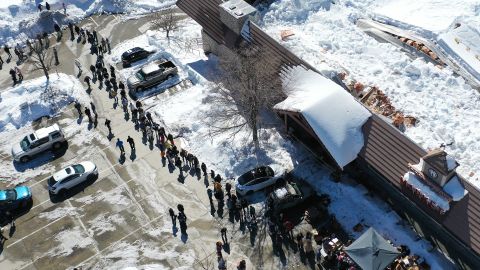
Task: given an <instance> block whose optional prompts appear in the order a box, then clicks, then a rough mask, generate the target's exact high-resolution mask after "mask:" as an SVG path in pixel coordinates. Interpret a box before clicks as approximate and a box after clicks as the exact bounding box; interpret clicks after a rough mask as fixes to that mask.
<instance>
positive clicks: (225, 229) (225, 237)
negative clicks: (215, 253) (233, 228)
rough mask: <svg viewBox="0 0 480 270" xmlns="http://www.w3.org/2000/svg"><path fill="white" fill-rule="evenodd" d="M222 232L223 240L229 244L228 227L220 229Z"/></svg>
mask: <svg viewBox="0 0 480 270" xmlns="http://www.w3.org/2000/svg"><path fill="white" fill-rule="evenodd" d="M220 234H221V235H222V242H223V244H224V245H226V244H228V238H227V228H226V227H223V228H222V229H221V230H220Z"/></svg>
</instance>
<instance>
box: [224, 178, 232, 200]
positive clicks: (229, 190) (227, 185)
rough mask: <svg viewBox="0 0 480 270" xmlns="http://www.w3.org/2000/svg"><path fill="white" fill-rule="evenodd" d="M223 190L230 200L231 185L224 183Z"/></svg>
mask: <svg viewBox="0 0 480 270" xmlns="http://www.w3.org/2000/svg"><path fill="white" fill-rule="evenodd" d="M225 190H226V191H227V197H228V198H231V196H232V193H231V190H232V184H230V183H229V182H227V183H225Z"/></svg>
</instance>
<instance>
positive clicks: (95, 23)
mask: <svg viewBox="0 0 480 270" xmlns="http://www.w3.org/2000/svg"><path fill="white" fill-rule="evenodd" d="M90 20H91V21H92V22H93V23H94V24H95V25H96V26H97V27H98V23H97V22H96V21H95V20H94V19H92V17H90Z"/></svg>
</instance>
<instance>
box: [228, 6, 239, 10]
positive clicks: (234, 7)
mask: <svg viewBox="0 0 480 270" xmlns="http://www.w3.org/2000/svg"><path fill="white" fill-rule="evenodd" d="M229 8H230V10H234V9H236V8H237V6H230V7H229Z"/></svg>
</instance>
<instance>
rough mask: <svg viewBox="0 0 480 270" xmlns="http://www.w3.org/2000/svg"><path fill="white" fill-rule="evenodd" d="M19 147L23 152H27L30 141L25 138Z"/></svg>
mask: <svg viewBox="0 0 480 270" xmlns="http://www.w3.org/2000/svg"><path fill="white" fill-rule="evenodd" d="M20 147H22V150H23V151H27V149H28V147H30V141H29V140H28V138H27V136H25V138H23V140H22V141H21V142H20Z"/></svg>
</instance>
